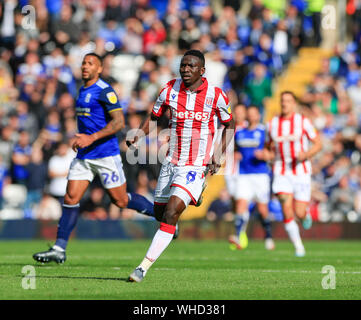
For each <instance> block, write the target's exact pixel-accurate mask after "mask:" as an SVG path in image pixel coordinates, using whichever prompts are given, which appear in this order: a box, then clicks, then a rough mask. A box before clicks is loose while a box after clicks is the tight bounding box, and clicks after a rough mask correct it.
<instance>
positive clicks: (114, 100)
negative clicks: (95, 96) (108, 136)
mask: <svg viewBox="0 0 361 320" xmlns="http://www.w3.org/2000/svg"><path fill="white" fill-rule="evenodd" d="M99 100H100V102H101V104H102V105H104V106H105V107H106V109H107V110H108V112H109V113H111V112H113V111H116V110H122V107H121V106H120V103H119V99H118V97H117V94H116V93H115V91H114V90H113V88H112V87H107V88H105V89H103V90H102V92H101V93H100V95H99Z"/></svg>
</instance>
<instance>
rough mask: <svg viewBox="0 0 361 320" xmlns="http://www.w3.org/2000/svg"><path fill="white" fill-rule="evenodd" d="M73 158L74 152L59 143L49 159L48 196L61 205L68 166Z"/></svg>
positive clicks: (67, 146) (62, 143) (63, 143)
mask: <svg viewBox="0 0 361 320" xmlns="http://www.w3.org/2000/svg"><path fill="white" fill-rule="evenodd" d="M74 157H75V153H74V151H72V150H71V148H70V146H69V145H68V144H67V143H65V142H60V143H59V144H58V146H57V148H56V151H55V154H54V155H53V156H52V157H51V158H50V159H49V166H48V175H49V179H50V181H49V194H50V195H51V196H52V197H54V198H56V199H58V200H59V203H60V204H62V201H63V198H64V195H65V191H66V184H67V176H68V171H69V167H70V164H71V162H72V160H73V159H74Z"/></svg>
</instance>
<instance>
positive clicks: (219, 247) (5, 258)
mask: <svg viewBox="0 0 361 320" xmlns="http://www.w3.org/2000/svg"><path fill="white" fill-rule="evenodd" d="M150 241H151V240H136V241H135V240H132V241H79V240H72V241H71V242H70V244H69V247H68V252H67V261H66V262H65V264H63V265H57V264H56V263H50V264H40V263H36V262H35V261H33V259H32V254H33V253H34V252H38V251H43V250H46V249H47V246H46V241H44V240H43V241H0V300H12V299H17V300H25V299H26V300H35V299H42V300H49V299H50V300H68V299H73V300H83V299H93V300H113V299H117V300H249V299H252V300H261V299H272V300H274V299H276V300H279V299H280V300H304V299H305V300H316V299H322V300H330V299H336V300H339V299H340V300H343V299H347V300H351V299H357V300H359V299H361V290H360V288H361V241H322V242H316V241H305V247H306V250H307V255H306V257H303V258H297V257H295V256H294V250H293V247H292V245H291V243H290V242H288V241H276V250H274V251H266V250H265V249H264V244H263V242H262V241H250V244H249V246H248V248H247V249H246V250H244V251H232V250H230V249H229V246H228V243H227V242H226V241H224V240H219V241H188V240H181V239H178V240H176V241H173V242H172V243H171V244H170V246H169V247H168V248H167V250H166V251H165V252H164V253H163V255H162V256H161V257H160V258H159V259H158V261H157V262H156V263H155V264H154V265H153V266H152V268H151V269H150V271H149V272H148V274H147V275H146V277H145V279H144V281H143V282H142V283H129V282H126V279H127V277H128V275H129V274H130V273H131V272H132V270H133V269H134V268H135V267H136V266H137V265H138V264H139V263H140V261H141V260H142V259H143V257H144V254H145V253H146V250H147V248H148V246H149V244H150ZM28 265H30V266H34V267H35V268H34V269H35V270H34V271H35V275H34V277H32V274H31V273H26V272H25V271H26V268H25V269H23V267H24V266H28ZM327 265H330V266H332V267H333V268H334V269H335V271H336V273H335V289H324V288H323V286H322V283H323V284H324V286H326V287H330V285H331V286H332V281H328V280H329V278H327V277H331V276H332V272H331V273H330V272H329V270H326V271H327V273H322V268H323V267H324V266H327ZM26 276H27V278H24V277H26ZM324 277H326V278H325V279H324V280H323V278H324ZM34 280H35V281H34ZM31 281H33V282H31ZM31 284H32V285H34V287H35V289H23V287H22V285H25V287H26V286H27V285H28V286H29V285H31Z"/></svg>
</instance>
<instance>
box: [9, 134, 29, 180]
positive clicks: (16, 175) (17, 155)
mask: <svg viewBox="0 0 361 320" xmlns="http://www.w3.org/2000/svg"><path fill="white" fill-rule="evenodd" d="M30 156H31V145H30V138H29V133H28V132H27V131H21V132H20V133H19V140H18V142H17V143H16V144H15V146H14V149H13V152H12V164H13V166H12V172H11V177H12V181H13V182H14V183H18V184H23V185H25V184H26V179H27V178H28V176H29V172H28V170H27V169H26V166H27V165H28V164H29V162H30Z"/></svg>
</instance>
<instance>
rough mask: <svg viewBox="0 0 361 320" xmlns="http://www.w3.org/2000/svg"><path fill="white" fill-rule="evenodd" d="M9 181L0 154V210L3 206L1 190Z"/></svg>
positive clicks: (6, 168)
mask: <svg viewBox="0 0 361 320" xmlns="http://www.w3.org/2000/svg"><path fill="white" fill-rule="evenodd" d="M10 182H11V179H10V175H9V169H8V167H7V165H6V164H5V163H4V161H3V158H2V155H1V154H0V210H2V208H3V190H4V187H5V186H6V185H7V184H9V183H10Z"/></svg>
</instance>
